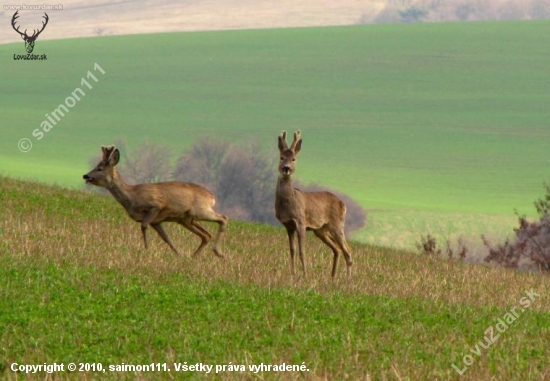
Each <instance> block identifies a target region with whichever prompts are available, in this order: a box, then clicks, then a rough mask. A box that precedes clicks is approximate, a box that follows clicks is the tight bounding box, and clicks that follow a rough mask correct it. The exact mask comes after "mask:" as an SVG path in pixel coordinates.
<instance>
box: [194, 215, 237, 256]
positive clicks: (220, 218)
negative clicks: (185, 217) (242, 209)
mask: <svg viewBox="0 0 550 381" xmlns="http://www.w3.org/2000/svg"><path fill="white" fill-rule="evenodd" d="M195 218H196V220H197V221H207V222H215V223H217V224H218V225H219V228H218V233H217V234H216V238H214V254H216V255H217V256H218V257H220V258H223V253H222V252H221V250H220V247H219V245H220V241H221V239H222V238H223V236H224V234H225V230H226V228H227V222H228V220H229V219H228V218H227V217H226V216H224V215H223V214H220V213H216V212H215V211H214V210H212V209H210V210H206V211H203V213H200V214H199V215H197V216H196V217H195ZM197 221H195V222H193V226H195V228H197V229H199V230H201V231H202V232H203V234H204V233H206V234H208V236H209V237H212V236H211V235H210V233H208V232H207V231H206V230H205V229H204V228H203V227H202V226H200V225H199V223H198V222H197Z"/></svg>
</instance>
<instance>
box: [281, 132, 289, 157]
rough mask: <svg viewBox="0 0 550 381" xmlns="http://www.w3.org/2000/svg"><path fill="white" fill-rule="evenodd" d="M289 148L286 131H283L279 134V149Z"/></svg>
mask: <svg viewBox="0 0 550 381" xmlns="http://www.w3.org/2000/svg"><path fill="white" fill-rule="evenodd" d="M287 149H288V143H287V142H286V131H283V132H281V135H279V151H281V152H283V151H284V150H287Z"/></svg>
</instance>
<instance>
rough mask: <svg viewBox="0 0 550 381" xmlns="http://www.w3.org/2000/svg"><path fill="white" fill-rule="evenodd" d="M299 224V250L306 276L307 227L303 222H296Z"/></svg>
mask: <svg viewBox="0 0 550 381" xmlns="http://www.w3.org/2000/svg"><path fill="white" fill-rule="evenodd" d="M296 225H297V226H298V229H297V232H298V252H299V254H300V262H302V272H303V273H304V277H305V276H306V263H305V258H304V251H305V250H304V246H305V243H306V227H305V226H303V225H301V224H298V223H297V224H296Z"/></svg>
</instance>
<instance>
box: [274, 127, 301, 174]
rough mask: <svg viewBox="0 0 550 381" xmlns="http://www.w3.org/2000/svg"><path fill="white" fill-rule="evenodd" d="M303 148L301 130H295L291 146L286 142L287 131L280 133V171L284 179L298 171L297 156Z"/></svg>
mask: <svg viewBox="0 0 550 381" xmlns="http://www.w3.org/2000/svg"><path fill="white" fill-rule="evenodd" d="M301 149H302V138H301V137H300V131H296V132H294V141H293V142H292V145H291V146H290V148H289V147H288V144H287V142H286V131H283V132H282V133H281V135H279V152H280V154H281V160H280V161H279V173H280V174H281V176H282V177H283V178H284V179H290V178H291V177H292V176H293V175H294V172H295V171H296V158H297V157H298V153H299V152H300V150H301Z"/></svg>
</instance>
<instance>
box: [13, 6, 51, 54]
mask: <svg viewBox="0 0 550 381" xmlns="http://www.w3.org/2000/svg"><path fill="white" fill-rule="evenodd" d="M18 13H19V11H17V12H15V13H14V14H13V17H12V18H11V26H12V27H13V29H14V30H15V31H16V32H17V33H19V34H20V35H21V38H22V39H23V40H24V41H25V49H26V50H27V53H32V51H33V49H34V43H35V41H36V39H37V38H38V36H40V33H42V31H43V30H44V28H45V27H46V25H47V24H48V20H49V17H48V14H47V13H44V14H45V16H43V17H44V18H45V19H46V22H44V21H42V29H40V30H36V29H33V34H32V36H29V35H27V29H25V32H23V33H21V32H20V31H19V27H17V28H16V27H15V20H17V19H18V18H19V15H18Z"/></svg>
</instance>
